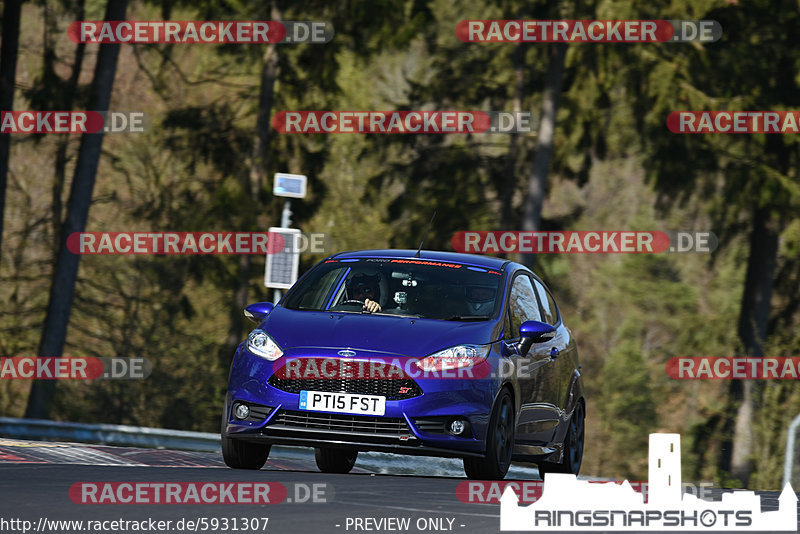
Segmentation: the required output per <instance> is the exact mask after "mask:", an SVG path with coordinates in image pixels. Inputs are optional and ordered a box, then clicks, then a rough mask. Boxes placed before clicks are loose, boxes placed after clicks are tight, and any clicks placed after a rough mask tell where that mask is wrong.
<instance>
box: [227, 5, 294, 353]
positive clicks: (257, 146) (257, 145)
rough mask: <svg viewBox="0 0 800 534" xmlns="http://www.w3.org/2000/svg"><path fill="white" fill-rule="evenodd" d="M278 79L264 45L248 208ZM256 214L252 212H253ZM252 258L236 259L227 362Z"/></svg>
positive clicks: (260, 171)
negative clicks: (237, 282)
mask: <svg viewBox="0 0 800 534" xmlns="http://www.w3.org/2000/svg"><path fill="white" fill-rule="evenodd" d="M270 16H271V20H280V18H281V16H280V12H279V11H278V10H277V8H276V7H275V6H274V5H273V7H272V10H271V14H270ZM277 77H278V50H277V47H276V46H275V45H274V44H268V45H266V49H265V51H264V57H263V63H262V68H261V89H260V91H259V95H258V118H257V120H256V132H255V137H254V139H253V152H252V156H251V160H250V174H249V177H250V179H249V188H250V195H251V197H252V205H253V207H254V208H255V207H256V206H257V205H258V194H259V191H260V190H261V187H262V186H263V185H264V184H265V183H266V180H267V160H268V157H267V148H268V146H269V139H270V135H271V131H272V130H271V126H270V115H271V113H272V104H273V102H274V99H275V80H276V79H277ZM253 213H256V211H253ZM252 264H253V257H252V256H251V255H249V254H243V255H241V256H240V257H239V266H238V269H239V273H238V280H239V284H238V287H237V288H236V291H235V292H234V296H233V302H232V307H231V310H230V328H229V329H228V337H227V339H226V341H225V344H224V345H223V349H222V355H221V356H222V359H223V361H224V362H226V363H227V362H230V359H231V357H232V356H233V353H234V352H235V351H236V347H237V346H238V345H239V341H241V337H242V332H243V330H244V327H245V324H244V316H243V314H242V309H243V308H244V307H245V306H246V305H247V294H248V289H249V286H250V273H251V272H252Z"/></svg>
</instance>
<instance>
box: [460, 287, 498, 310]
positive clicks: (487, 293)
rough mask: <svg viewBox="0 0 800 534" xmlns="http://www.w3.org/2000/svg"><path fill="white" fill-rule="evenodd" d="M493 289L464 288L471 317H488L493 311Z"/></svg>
mask: <svg viewBox="0 0 800 534" xmlns="http://www.w3.org/2000/svg"><path fill="white" fill-rule="evenodd" d="M494 295H495V289H494V288H493V287H487V286H470V287H467V288H466V297H467V303H468V306H469V311H470V313H471V314H472V315H486V316H489V315H491V314H492V311H493V310H494Z"/></svg>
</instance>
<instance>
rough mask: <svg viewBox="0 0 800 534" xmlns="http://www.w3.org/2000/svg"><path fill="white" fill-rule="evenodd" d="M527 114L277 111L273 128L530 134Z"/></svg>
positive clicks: (331, 131) (289, 130)
mask: <svg viewBox="0 0 800 534" xmlns="http://www.w3.org/2000/svg"><path fill="white" fill-rule="evenodd" d="M534 122H535V121H534V117H533V114H532V113H530V112H527V111H516V112H510V111H279V112H278V113H276V114H275V116H274V117H273V118H272V127H273V128H275V130H276V131H278V132H280V133H323V134H344V133H351V134H353V133H354V134H448V133H456V134H476V133H502V134H506V133H531V132H532V131H533V129H534V128H535V127H536V124H534Z"/></svg>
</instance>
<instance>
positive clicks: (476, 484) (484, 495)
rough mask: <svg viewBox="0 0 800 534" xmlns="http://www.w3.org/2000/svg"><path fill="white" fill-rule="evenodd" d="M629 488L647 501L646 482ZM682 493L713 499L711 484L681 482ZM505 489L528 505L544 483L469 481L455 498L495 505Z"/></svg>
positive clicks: (535, 497) (540, 494)
mask: <svg viewBox="0 0 800 534" xmlns="http://www.w3.org/2000/svg"><path fill="white" fill-rule="evenodd" d="M588 482H593V483H597V484H604V483H607V482H609V481H608V480H600V479H598V480H589V481H588ZM628 483H629V484H630V485H631V487H632V488H633V489H634V490H635V491H636V492H637V493H641V494H642V497H643V499H644V502H647V500H648V487H647V482H641V481H633V482H628ZM681 486H682V487H683V493H688V494H690V495H694V496H695V497H697V498H699V499H707V500H710V499H711V498H712V497H713V487H714V485H713V484H712V483H711V482H700V483H699V484H693V483H691V482H683V483H682V484H681ZM506 488H511V489H512V490H513V491H514V494H515V495H516V496H517V498H518V499H519V502H520V503H521V504H530V503H534V502H536V501H538V500H539V498H540V497H541V496H542V492H543V490H544V482H543V481H540V480H515V481H510V480H503V481H483V480H469V481H463V482H459V484H458V486H456V498H457V499H458V500H459V501H461V502H465V503H480V504H495V503H499V502H500V498H501V497H502V496H503V492H504V491H505V489H506Z"/></svg>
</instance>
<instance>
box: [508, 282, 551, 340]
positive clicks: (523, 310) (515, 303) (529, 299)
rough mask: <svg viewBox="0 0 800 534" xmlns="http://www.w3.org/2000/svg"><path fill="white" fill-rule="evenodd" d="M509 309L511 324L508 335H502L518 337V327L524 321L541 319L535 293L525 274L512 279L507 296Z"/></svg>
mask: <svg viewBox="0 0 800 534" xmlns="http://www.w3.org/2000/svg"><path fill="white" fill-rule="evenodd" d="M509 311H510V315H511V325H510V328H509V330H510V332H511V334H510V335H509V334H508V333H506V335H505V336H504V337H506V338H508V339H514V338H518V337H519V327H520V325H522V323H524V322H525V321H541V320H542V316H541V314H540V313H539V303H538V302H537V300H536V293H535V292H534V289H533V284H531V279H530V278H529V277H528V276H527V275H524V274H522V275H519V276H517V277H516V278H515V279H514V282H513V285H512V286H511V295H510V298H509Z"/></svg>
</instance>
